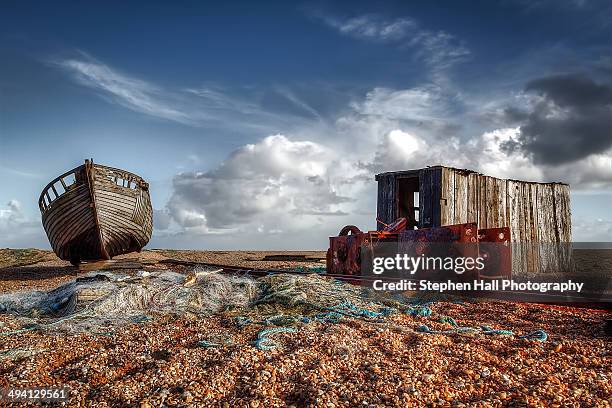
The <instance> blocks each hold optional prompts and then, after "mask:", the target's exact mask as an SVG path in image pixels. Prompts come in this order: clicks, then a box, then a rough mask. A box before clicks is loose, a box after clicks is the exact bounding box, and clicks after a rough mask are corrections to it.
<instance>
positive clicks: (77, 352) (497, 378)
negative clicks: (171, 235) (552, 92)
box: [0, 253, 612, 407]
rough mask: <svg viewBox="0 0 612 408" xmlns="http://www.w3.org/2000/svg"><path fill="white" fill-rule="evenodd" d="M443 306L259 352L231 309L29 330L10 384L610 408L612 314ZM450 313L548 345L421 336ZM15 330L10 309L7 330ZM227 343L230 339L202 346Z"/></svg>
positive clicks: (116, 392)
mask: <svg viewBox="0 0 612 408" xmlns="http://www.w3.org/2000/svg"><path fill="white" fill-rule="evenodd" d="M208 254H210V253H206V254H200V256H201V257H202V258H203V259H204V258H207V257H209V256H210V255H208ZM251 255H253V256H255V257H256V256H258V253H251ZM251 255H245V256H244V257H245V258H247V257H250V256H251ZM147 256H148V255H147ZM150 256H153V257H160V256H161V257H163V256H168V255H167V254H164V255H163V256H162V255H160V254H159V253H157V254H155V255H150ZM192 256H193V255H192ZM172 257H175V256H172ZM192 259H193V258H192ZM196 260H200V259H196ZM209 262H211V261H209ZM253 262H257V261H253ZM215 263H224V262H223V261H219V260H218V259H217V260H216V262H215ZM234 263H235V262H234ZM303 264H304V263H299V265H303ZM315 264H316V263H315ZM37 266H38V264H37ZM57 267H59V268H60V269H62V268H64V269H65V268H67V267H66V266H57ZM270 267H271V266H270ZM274 267H277V266H276V265H275V266H274ZM3 272H4V271H0V276H2V275H1V274H2V273H3ZM55 279H56V278H46V280H45V282H46V283H49V284H51V283H53V286H55ZM58 279H59V278H58ZM62 279H63V278H62ZM60 280H61V279H60ZM29 284H30V286H32V287H39V286H38V284H39V283H38V282H37V283H36V284H35V285H32V282H30V283H29ZM0 285H2V287H4V288H7V286H6V285H7V281H2V280H0ZM9 287H10V285H9ZM431 309H432V310H433V314H432V316H430V317H413V316H409V315H392V316H390V317H387V318H385V319H384V321H383V322H379V323H375V322H371V321H366V320H363V319H357V318H347V319H343V320H342V322H341V323H338V324H333V323H323V322H314V323H309V324H301V325H299V327H298V331H297V332H296V333H282V334H278V335H276V337H275V338H276V339H278V342H279V347H278V348H276V349H273V350H270V351H262V350H259V349H257V348H256V347H254V345H253V341H254V340H255V339H256V337H257V334H258V333H259V331H260V330H262V328H263V327H262V326H261V325H257V324H251V325H246V326H243V327H238V326H237V325H236V324H235V321H234V320H233V319H232V318H231V317H230V316H226V315H218V316H214V317H210V318H205V319H203V318H200V319H195V318H188V317H181V318H172V317H168V316H166V317H160V318H157V319H153V320H150V321H146V322H143V323H138V324H136V323H135V324H131V325H129V326H124V327H119V328H115V329H113V332H112V333H110V332H100V333H81V334H62V333H53V332H47V333H45V332H35V331H31V332H25V333H21V334H15V335H11V336H8V337H0V339H2V342H0V387H7V386H11V387H26V386H30V387H32V386H50V385H67V386H69V387H70V388H71V390H72V391H71V397H70V398H71V399H70V402H69V403H66V404H65V405H66V406H140V407H154V406H161V405H166V406H202V407H235V406H236V407H241V406H244V407H268V406H292V405H293V406H296V407H299V406H322V407H341V406H342V407H355V406H480V407H489V406H515V407H521V406H541V407H554V406H558V407H563V406H576V407H579V406H580V407H581V406H585V407H593V406H598V407H607V406H610V403H609V401H610V400H611V399H612V347H611V345H612V342H611V341H610V337H606V336H605V334H604V333H603V324H604V320H605V319H606V318H610V315H609V314H606V313H602V312H593V311H588V310H577V309H569V308H545V307H538V306H534V305H526V304H518V303H502V302H479V303H466V304H456V303H450V302H438V303H435V304H433V305H432V306H431ZM441 315H444V316H450V317H453V318H454V319H455V320H456V321H457V322H458V323H459V324H460V325H462V326H479V325H489V326H492V327H494V328H499V329H512V330H514V332H515V333H517V334H524V333H527V332H530V331H532V330H533V329H536V328H541V329H544V330H546V332H547V333H548V334H549V339H548V340H547V341H546V342H543V343H540V342H536V341H528V340H521V339H518V338H515V337H508V336H484V335H472V336H467V335H466V336H462V335H456V334H455V335H437V334H423V333H419V332H417V331H416V328H417V327H418V326H419V325H420V324H427V326H429V327H430V328H432V329H445V328H448V326H446V325H445V324H443V323H438V322H436V320H437V317H439V316H441ZM17 328H19V326H18V325H17V322H16V321H15V320H14V319H13V318H12V317H10V316H6V315H0V331H2V332H6V331H10V330H13V329H17ZM219 339H224V340H227V342H229V343H230V344H227V345H223V346H220V347H213V348H205V347H202V346H200V345H198V341H200V340H209V341H219ZM222 343H223V342H222Z"/></svg>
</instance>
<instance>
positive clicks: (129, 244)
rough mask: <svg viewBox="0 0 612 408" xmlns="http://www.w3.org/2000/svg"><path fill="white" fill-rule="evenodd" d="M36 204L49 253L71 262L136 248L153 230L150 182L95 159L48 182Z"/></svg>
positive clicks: (137, 248)
mask: <svg viewBox="0 0 612 408" xmlns="http://www.w3.org/2000/svg"><path fill="white" fill-rule="evenodd" d="M38 205H39V207H40V211H41V213H42V223H43V226H44V228H45V232H46V233H47V237H48V238H49V242H50V243H51V246H52V247H53V251H55V253H56V254H57V256H59V257H60V258H61V259H64V260H67V261H70V262H71V263H72V264H73V265H77V264H79V263H80V262H81V261H84V260H99V259H111V258H112V257H114V256H116V255H120V254H125V253H128V252H133V251H140V250H141V249H142V248H143V247H144V246H145V245H146V244H147V243H148V242H149V239H150V238H151V233H152V231H153V210H152V208H151V198H150V196H149V184H148V183H147V182H146V181H144V180H143V179H142V178H141V177H139V176H137V175H136V174H133V173H130V172H127V171H125V170H120V169H115V168H112V167H107V166H102V165H99V164H94V163H93V160H85V164H83V165H81V166H79V167H77V168H75V169H72V170H70V171H68V172H66V173H64V174H62V175H61V176H59V177H57V178H56V179H54V180H53V181H52V182H50V183H49V184H48V185H47V186H46V187H45V188H44V190H43V192H42V193H41V195H40V199H39V200H38Z"/></svg>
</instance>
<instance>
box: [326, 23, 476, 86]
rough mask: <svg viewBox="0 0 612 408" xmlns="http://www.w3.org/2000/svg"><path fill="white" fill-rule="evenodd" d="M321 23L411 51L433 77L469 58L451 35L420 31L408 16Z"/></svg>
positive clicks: (466, 51) (421, 29)
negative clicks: (430, 71) (424, 64)
mask: <svg viewBox="0 0 612 408" xmlns="http://www.w3.org/2000/svg"><path fill="white" fill-rule="evenodd" d="M322 20H323V21H324V22H325V23H326V24H327V25H328V26H330V27H332V28H334V29H336V30H338V32H340V33H341V34H343V35H347V36H350V37H353V38H357V39H360V40H369V41H375V42H381V43H391V44H397V45H398V46H400V47H405V48H411V49H413V50H414V51H415V55H416V56H417V57H419V58H420V59H421V60H423V61H424V62H425V63H426V64H427V65H428V66H429V68H430V69H432V71H433V72H432V74H433V75H434V76H439V75H440V73H441V71H443V70H446V69H448V68H450V67H451V66H453V65H455V64H457V63H459V62H463V61H465V60H466V59H467V58H468V57H469V55H470V50H469V49H468V48H467V46H466V45H465V44H464V43H463V41H460V40H459V39H457V38H456V37H455V36H453V35H452V34H450V33H447V32H446V31H443V30H439V31H431V30H427V29H423V28H421V26H420V24H419V23H418V22H417V21H416V20H414V19H412V18H408V17H402V18H395V19H384V18H382V17H380V16H378V15H373V14H368V15H362V16H357V17H352V18H347V19H338V18H332V17H323V18H322Z"/></svg>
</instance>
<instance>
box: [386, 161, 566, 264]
mask: <svg viewBox="0 0 612 408" xmlns="http://www.w3.org/2000/svg"><path fill="white" fill-rule="evenodd" d="M376 180H377V181H378V202H377V220H378V229H381V228H382V227H383V223H385V224H389V223H391V222H393V221H394V220H395V219H397V218H399V217H408V218H410V219H414V220H416V222H417V225H418V227H419V228H426V227H438V226H442V225H452V224H462V223H467V222H476V223H478V227H479V228H499V227H510V232H511V242H512V243H513V267H512V269H513V273H515V272H519V271H529V272H543V271H566V270H569V268H571V256H570V254H571V251H570V249H569V244H570V242H571V212H570V195H569V185H567V184H564V183H536V182H528V181H519V180H506V179H499V178H495V177H490V176H485V175H483V174H480V173H478V172H475V171H471V170H462V169H455V168H451V167H444V166H433V167H427V168H424V169H419V170H408V171H396V172H388V173H381V174H377V175H376Z"/></svg>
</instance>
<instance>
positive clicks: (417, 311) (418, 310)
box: [404, 306, 432, 317]
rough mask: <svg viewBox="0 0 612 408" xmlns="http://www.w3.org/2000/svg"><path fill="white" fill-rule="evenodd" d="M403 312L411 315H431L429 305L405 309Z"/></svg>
mask: <svg viewBox="0 0 612 408" xmlns="http://www.w3.org/2000/svg"><path fill="white" fill-rule="evenodd" d="M404 313H406V314H409V315H411V316H419V317H428V316H431V313H432V311H431V309H430V308H429V307H427V306H422V307H415V308H411V309H408V310H405V311H404Z"/></svg>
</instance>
